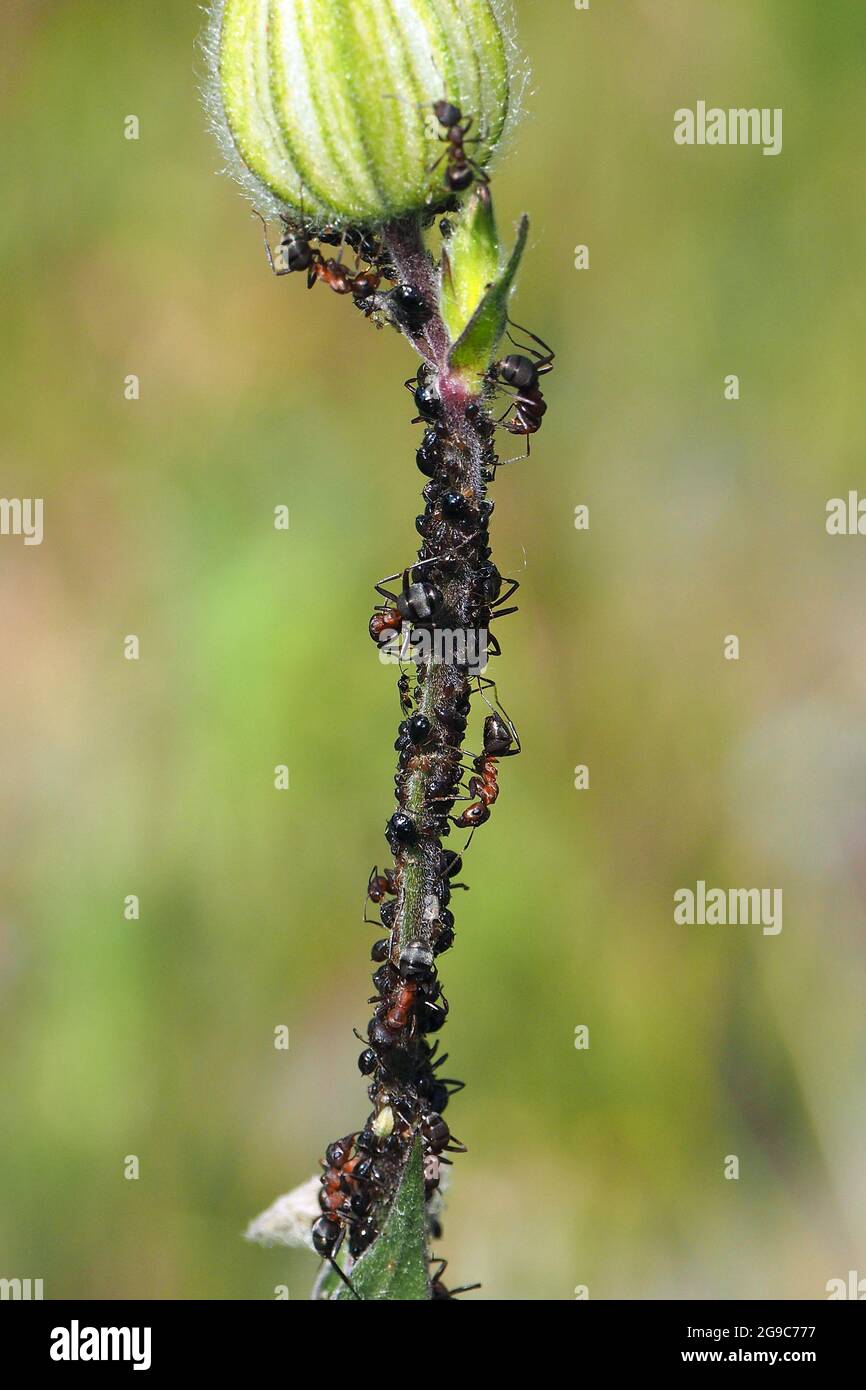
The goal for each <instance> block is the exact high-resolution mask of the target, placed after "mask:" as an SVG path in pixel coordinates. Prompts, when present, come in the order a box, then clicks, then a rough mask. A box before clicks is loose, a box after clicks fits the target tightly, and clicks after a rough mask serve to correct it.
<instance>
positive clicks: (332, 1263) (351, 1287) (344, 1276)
mask: <svg viewBox="0 0 866 1390" xmlns="http://www.w3.org/2000/svg"><path fill="white" fill-rule="evenodd" d="M327 1263H328V1264H329V1265H330V1266H331V1269H332V1270H333V1271H334V1273H335V1274H338V1275H339V1276H340V1278H341V1279H342V1281H343V1283H344V1284H345V1285H346V1288H347V1289H348V1290H349V1292H350V1294H351V1295H352V1297H353V1298H357V1300H358V1302H359V1303H360V1302H361V1295H360V1294H359V1293H358V1291H357V1289H356V1288H355V1285H354V1284H353V1283H352V1281H351V1279H350V1278H349V1276H348V1274H346V1273H345V1272H344V1271H343V1270H342V1269H341V1268H340V1266H339V1265H338V1264H337V1261H336V1260H335V1259H334V1257H333V1255H328V1257H327Z"/></svg>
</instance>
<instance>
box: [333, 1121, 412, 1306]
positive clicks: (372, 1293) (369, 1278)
mask: <svg viewBox="0 0 866 1390" xmlns="http://www.w3.org/2000/svg"><path fill="white" fill-rule="evenodd" d="M349 1277H350V1279H351V1281H352V1285H353V1287H354V1289H355V1292H356V1293H357V1295H358V1297H359V1298H363V1299H377V1300H383V1299H387V1300H389V1301H397V1302H409V1301H412V1302H420V1301H422V1300H424V1299H429V1297H430V1273H429V1262H428V1252H427V1220H426V1213H425V1209H424V1170H423V1167H422V1164H421V1143H420V1140H418V1139H416V1140H415V1143H414V1145H413V1148H412V1152H411V1154H410V1156H409V1161H408V1163H407V1164H406V1170H405V1172H404V1173H403V1177H402V1179H401V1182H400V1186H399V1188H398V1190H397V1196H396V1197H395V1199H394V1205H393V1206H392V1208H391V1211H390V1213H389V1215H388V1219H387V1221H386V1222H385V1227H384V1229H383V1231H382V1234H381V1235H380V1236H379V1237H378V1239H377V1240H376V1241H375V1242H374V1243H373V1244H372V1245H371V1246H370V1248H369V1250H367V1251H366V1252H365V1253H364V1254H363V1255H362V1256H361V1258H360V1260H358V1262H357V1264H355V1265H354V1266H353V1267H352V1271H351V1274H350V1276H349ZM337 1297H338V1299H342V1300H345V1301H347V1302H351V1301H352V1295H351V1293H350V1292H349V1290H348V1289H347V1288H343V1289H341V1291H340V1292H339V1293H338V1295H337Z"/></svg>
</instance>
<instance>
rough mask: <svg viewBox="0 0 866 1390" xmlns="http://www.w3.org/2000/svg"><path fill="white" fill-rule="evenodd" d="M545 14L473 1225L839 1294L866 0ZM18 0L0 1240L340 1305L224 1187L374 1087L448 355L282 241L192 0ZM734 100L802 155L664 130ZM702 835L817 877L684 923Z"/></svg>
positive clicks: (646, 2) (471, 1175)
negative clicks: (280, 527) (762, 920)
mask: <svg viewBox="0 0 866 1390" xmlns="http://www.w3.org/2000/svg"><path fill="white" fill-rule="evenodd" d="M517 9H518V16H519V22H520V33H521V39H522V42H523V45H524V48H525V50H526V52H527V54H528V55H529V58H530V60H531V63H532V69H533V80H532V83H531V93H530V95H529V97H528V100H527V108H528V109H527V115H526V117H525V119H524V120H523V122H522V124H521V125H520V127H519V129H518V131H517V132H516V135H515V137H514V138H513V141H512V145H511V148H510V149H509V150H508V152H507V157H506V158H505V159H504V160H503V161H502V163H501V165H500V168H499V171H498V173H497V176H496V179H495V185H494V188H495V195H496V200H497V206H498V211H499V216H500V221H501V223H502V225H503V227H504V228H508V227H509V225H510V224H511V222H512V221H513V220H514V219H515V218H516V216H517V215H518V214H519V212H520V211H521V210H523V209H524V208H525V209H527V210H528V211H529V212H530V213H531V215H532V234H531V249H530V253H529V254H528V256H527V259H526V262H525V266H524V270H523V272H522V277H521V283H520V288H519V291H518V295H517V298H516V299H515V301H514V307H513V312H514V314H515V316H516V317H517V318H518V319H519V320H520V321H521V322H524V323H527V324H528V325H529V326H530V327H532V328H533V329H534V330H535V331H536V332H538V333H540V334H541V335H542V336H543V337H544V338H546V339H548V340H549V341H550V342H551V343H552V344H553V345H554V346H555V347H556V349H557V351H558V359H557V368H556V371H555V373H554V374H553V376H552V377H550V378H548V380H547V385H546V394H547V397H548V399H549V401H550V405H551V410H550V413H549V415H548V417H547V420H546V422H545V426H544V430H543V432H542V433H541V434H540V435H539V436H538V437H537V440H536V441H535V443H534V447H533V453H532V458H531V460H530V461H529V462H527V463H524V464H521V465H520V466H515V467H514V468H512V469H509V470H506V471H505V472H503V473H502V474H501V475H500V479H499V481H498V483H497V486H496V489H495V496H496V503H497V506H496V516H495V519H494V545H495V549H496V555H497V558H498V560H499V563H500V566H501V568H502V570H503V572H504V573H506V574H511V575H514V576H515V577H517V578H519V579H520V580H521V583H522V589H521V611H520V615H519V616H518V617H516V618H512V619H510V620H509V621H508V622H507V623H506V624H503V630H502V631H500V638H501V639H502V641H503V645H504V655H503V657H502V658H501V659H500V660H499V661H498V662H497V663H496V669H495V673H494V674H495V675H496V678H497V680H498V682H499V688H500V694H501V696H502V699H503V701H504V703H505V705H506V707H507V708H508V710H509V712H510V713H511V714H512V716H513V717H514V719H515V721H516V722H517V724H518V727H519V730H520V733H521V737H522V740H523V746H524V756H523V757H521V758H519V759H515V760H514V761H512V762H509V763H508V764H506V766H505V767H504V768H503V775H502V784H503V791H502V795H501V797H500V800H499V802H498V805H497V807H496V812H495V815H494V817H493V820H492V823H491V824H490V826H488V827H487V828H486V829H485V830H484V831H482V832H481V833H479V834H478V835H477V836H476V838H475V841H474V843H473V846H472V851H471V855H470V857H469V861H468V865H467V875H468V879H469V881H470V883H471V885H472V891H471V892H470V893H469V894H468V895H465V897H464V896H463V895H461V896H460V897H459V900H458V902H457V904H456V907H457V911H458V914H459V915H458V922H457V926H458V943H457V949H455V951H454V952H453V953H452V954H451V955H450V956H448V957H446V958H445V960H444V961H443V979H444V984H445V989H446V992H447V994H448V997H449V999H450V1003H451V1019H450V1021H449V1024H448V1027H447V1030H446V1034H445V1035H444V1041H445V1042H447V1048H448V1051H449V1052H450V1054H451V1059H452V1064H453V1068H454V1071H455V1072H456V1074H457V1075H460V1076H462V1077H464V1078H465V1079H466V1080H467V1082H468V1083H469V1084H468V1087H467V1090H466V1091H465V1092H464V1093H463V1094H462V1095H461V1096H459V1097H458V1098H456V1099H455V1101H454V1103H453V1106H452V1108H451V1109H450V1110H449V1114H448V1118H449V1121H451V1122H452V1124H453V1127H454V1129H455V1131H456V1132H457V1133H458V1134H459V1136H460V1138H461V1139H462V1140H463V1141H464V1142H465V1143H467V1144H468V1146H469V1150H470V1152H469V1155H468V1157H466V1158H464V1159H462V1160H460V1161H459V1162H458V1163H457V1164H456V1165H455V1169H454V1180H453V1184H452V1188H451V1192H450V1197H449V1206H448V1212H447V1219H446V1226H445V1239H444V1241H443V1242H442V1244H441V1250H442V1253H443V1254H445V1255H447V1256H448V1257H449V1259H450V1261H451V1266H450V1273H451V1274H452V1275H453V1276H454V1277H455V1278H456V1280H457V1281H458V1282H463V1281H469V1280H475V1279H480V1280H482V1281H483V1284H484V1291H483V1294H482V1295H480V1297H485V1298H528V1299H569V1298H571V1297H573V1290H574V1287H575V1286H576V1285H578V1284H585V1285H588V1286H589V1290H590V1295H591V1297H593V1298H653V1297H674V1298H682V1297H690V1296H692V1297H706V1298H716V1297H718V1298H726V1297H734V1296H742V1297H747V1298H749V1297H752V1298H761V1297H770V1296H782V1297H795V1296H796V1297H806V1298H821V1297H824V1296H825V1293H824V1290H825V1285H826V1282H827V1280H828V1279H830V1278H834V1277H845V1276H846V1275H847V1271H848V1270H849V1269H850V1268H856V1269H858V1270H859V1271H860V1273H861V1274H866V1244H864V1234H866V1168H864V1162H863V1157H864V1089H866V1088H864V1028H863V968H864V955H866V944H864V934H863V929H862V922H863V904H864V896H866V831H864V817H863V805H864V785H866V721H864V711H863V703H864V693H866V656H864V651H866V645H864V643H866V616H864V605H863V567H864V560H863V555H864V552H863V549H862V547H863V546H864V545H866V541H864V540H862V538H861V539H856V538H847V539H831V538H830V537H828V536H827V534H826V532H825V528H824V519H825V504H826V501H827V499H828V498H829V497H832V496H837V495H845V494H846V493H847V490H848V489H849V488H855V487H857V485H858V483H859V482H861V480H862V478H863V465H862V447H861V436H862V376H863V370H864V366H866V357H864V346H863V344H864V336H863V330H864V310H863V274H862V267H863V262H864V253H866V245H864V242H866V235H864V198H863V183H862V151H863V145H864V137H866V115H864V106H863V100H862V89H863V63H864V58H863V54H864V42H866V12H864V9H863V6H862V4H860V3H859V0H858V2H857V3H855V2H854V0H852V2H851V3H844V0H836V3H830V4H824V5H820V6H819V5H816V4H814V0H728V3H726V4H724V5H719V4H716V3H712V0H666V3H665V4H664V5H661V4H659V3H657V0H633V3H624V4H619V5H616V6H612V5H611V6H605V5H603V4H602V3H600V0H594V2H593V4H592V7H591V10H590V11H589V12H588V13H578V12H576V11H575V10H574V9H573V6H572V5H571V4H570V3H569V2H568V0H558V3H554V0H545V3H535V4H530V3H526V0H523V3H518V6H517ZM2 15H3V31H4V44H3V49H4V57H3V60H2V63H3V69H4V92H5V95H4V98H3V125H4V132H5V138H4V141H3V145H4V151H3V169H2V173H3V180H2V182H3V188H4V190H5V192H6V197H5V198H4V214H3V217H2V220H0V242H2V255H3V263H4V269H5V272H6V280H7V285H6V297H5V311H4V317H3V322H2V334H3V340H4V342H3V356H4V372H3V380H2V387H0V390H2V421H3V431H2V435H3V437H2V451H3V475H2V476H3V484H2V491H3V493H4V495H5V496H7V497H12V496H26V497H35V496H42V497H44V499H45V527H46V534H45V541H44V544H43V545H42V546H41V547H36V546H34V547H28V548H25V547H24V546H23V545H22V543H21V541H20V539H17V540H16V539H13V538H11V537H7V538H3V539H2V540H0V577H2V604H0V641H2V651H3V679H2V683H0V756H2V764H3V783H4V793H3V796H2V798H0V832H2V834H0V845H2V848H0V879H2V882H0V901H2V917H0V1036H2V1069H0V1103H2V1116H3V1121H2V1140H0V1192H2V1199H0V1275H3V1276H6V1277H11V1276H13V1275H15V1276H19V1277H28V1276H29V1277H34V1278H35V1277H42V1278H44V1279H45V1292H46V1296H47V1297H63V1296H84V1297H104V1298H121V1297H134V1298H162V1297H174V1298H227V1297H234V1298H251V1299H262V1298H265V1299H266V1298H271V1297H273V1290H274V1286H275V1285H276V1284H279V1283H287V1284H288V1286H289V1288H290V1291H291V1296H292V1298H305V1297H306V1296H307V1294H308V1292H309V1287H310V1285H311V1282H312V1279H313V1276H314V1273H315V1268H316V1265H315V1261H314V1259H313V1257H312V1256H311V1255H309V1254H306V1253H305V1252H302V1251H299V1252H286V1251H284V1250H278V1249H275V1250H270V1251H264V1250H261V1249H259V1248H256V1247H254V1246H250V1245H248V1244H246V1243H245V1242H244V1241H243V1240H242V1238H241V1236H242V1232H243V1230H244V1227H245V1226H246V1223H247V1221H248V1220H249V1219H250V1218H251V1217H252V1216H254V1215H255V1214H256V1213H257V1212H259V1211H260V1210H261V1209H262V1208H263V1207H265V1206H267V1205H268V1204H269V1203H270V1202H271V1201H272V1200H273V1199H274V1198H275V1197H276V1195H277V1194H278V1193H280V1192H284V1191H286V1190H287V1189H289V1188H291V1187H293V1186H294V1185H295V1184H297V1183H299V1182H301V1181H303V1180H304V1179H305V1178H307V1177H308V1176H309V1175H310V1174H311V1173H312V1172H313V1170H314V1168H315V1165H316V1162H317V1159H318V1157H319V1155H320V1154H321V1152H322V1150H323V1146H324V1145H325V1143H326V1142H327V1141H329V1140H330V1139H331V1138H333V1137H334V1136H335V1135H337V1134H340V1133H343V1132H345V1131H346V1130H349V1129H351V1128H353V1127H355V1126H357V1124H358V1123H359V1121H360V1120H361V1119H362V1118H363V1116H364V1114H365V1113H366V1111H365V1094H364V1084H363V1082H362V1081H361V1079H360V1077H359V1076H358V1073H357V1070H356V1067H355V1058H356V1055H357V1052H358V1045H357V1043H356V1040H355V1039H354V1038H353V1036H352V1027H353V1025H357V1026H359V1027H363V1026H364V1024H365V1022H366V1019H367V1016H368V1012H369V1010H368V1009H367V1007H366V1004H365V1000H366V998H367V996H368V994H369V971H370V966H369V961H368V947H369V943H370V940H371V939H372V935H371V933H370V931H369V929H368V928H365V927H364V926H362V925H361V900H362V897H363V891H364V886H365V883H366V877H367V874H368V872H369V869H370V866H371V864H372V863H373V862H374V860H378V861H379V862H380V863H381V862H382V859H383V855H384V853H385V849H384V841H383V836H382V828H383V826H384V822H385V819H386V817H387V815H389V814H390V811H391V809H392V793H391V785H392V776H393V761H394V755H393V752H392V742H393V738H394V733H395V725H396V721H397V718H398V707H397V701H396V695H395V691H394V682H393V673H392V672H390V671H389V670H388V669H387V668H383V667H381V666H380V665H379V664H378V663H377V661H376V659H375V654H374V652H373V649H372V647H371V644H370V641H369V638H368V636H367V633H366V624H367V618H368V616H369V612H370V610H371V601H372V588H371V586H372V584H373V583H374V581H375V580H376V579H378V578H379V577H380V576H381V575H384V574H388V573H390V572H392V571H393V570H395V569H397V568H398V567H399V566H401V565H402V564H403V563H404V561H405V560H406V559H407V557H408V556H410V555H411V554H412V553H413V552H414V548H415V546H416V543H417V537H416V535H415V532H414V529H413V518H414V516H415V513H416V510H417V509H418V508H417V499H418V494H419V490H420V486H421V484H422V481H423V480H422V479H421V477H420V475H419V474H418V472H417V471H416V469H415V466H414V459H413V451H414V446H415V443H416V442H417V438H418V431H417V428H413V427H412V426H410V424H409V416H410V407H411V402H410V401H409V400H408V397H407V396H406V393H405V392H404V391H403V388H402V381H403V379H404V377H406V376H408V375H409V374H410V372H412V371H413V370H414V367H413V364H412V359H411V356H410V354H409V352H408V349H407V348H406V346H405V344H404V343H402V342H401V341H400V340H399V339H398V338H397V336H396V335H395V334H393V333H391V332H390V331H388V332H383V333H381V334H376V333H375V332H374V331H373V329H372V328H371V326H370V325H369V324H368V323H366V322H365V321H364V320H363V318H362V317H361V315H359V314H356V313H354V312H353V311H352V309H351V306H348V305H347V304H346V303H344V302H343V301H341V300H338V299H337V298H336V297H335V296H333V295H330V294H328V293H326V292H325V291H324V290H321V289H319V290H317V291H316V292H315V293H314V294H309V295H308V294H307V293H306V292H305V290H304V288H303V286H302V284H301V283H295V281H294V280H281V281H276V280H274V279H272V278H271V276H270V274H269V273H268V270H267V267H266V264H265V260H264V255H263V251H262V245H261V234H260V229H259V227H258V224H257V223H256V221H255V219H254V218H253V217H252V215H251V213H250V211H249V209H248V208H247V206H246V204H245V203H244V202H243V201H242V199H241V197H240V196H239V195H238V193H237V191H236V190H235V189H234V187H233V186H232V185H231V184H230V183H229V182H228V181H227V180H225V179H221V178H219V177H217V176H216V172H215V171H216V170H217V168H218V165H219V156H218V154H217V152H216V150H215V147H214V146H213V144H212V142H211V141H210V138H209V137H208V135H207V134H206V132H205V121H204V117H203V114H202V111H201V109H200V106H199V102H198V95H197V88H196V80H195V75H194V69H195V63H196V59H195V57H194V52H193V42H194V38H195V35H196V33H197V31H198V29H199V27H200V21H201V16H200V11H199V10H198V8H197V6H196V5H195V4H193V3H191V2H188V0H184V2H183V3H181V0H163V3H151V2H146V0H123V2H122V3H113V4H106V3H104V0H62V3H57V2H52V0H42V2H41V3H36V0H28V3H26V4H25V3H11V2H10V0H5V3H4V4H3V5H2ZM699 98H702V99H705V100H706V101H707V102H708V103H710V104H714V103H718V104H721V105H723V106H728V105H746V106H759V107H762V106H769V107H777V106H781V107H782V108H783V109H784V151H783V153H782V155H781V156H780V157H779V158H776V159H769V158H764V157H762V155H761V153H760V151H759V150H757V149H752V148H727V149H708V148H705V149H699V148H693V149H682V148H678V147H677V146H675V144H674V142H673V138H672V131H673V112H674V110H675V108H677V107H680V106H684V105H688V106H694V104H695V102H696V101H697V100H698V99H699ZM131 113H134V114H137V115H138V116H139V117H140V121H141V138H140V140H139V141H138V142H129V141H126V140H125V139H124V138H123V121H124V117H125V116H126V115H127V114H131ZM578 243H586V244H588V245H589V247H590V257H591V262H590V269H589V270H588V271H583V272H578V271H576V270H575V269H574V268H573V257H574V247H575V246H576V245H577V244H578ZM732 372H733V373H737V374H739V376H740V380H741V399H740V400H739V402H736V403H732V402H728V401H726V400H725V399H724V396H723V382H724V377H725V376H726V375H727V374H728V373H732ZM128 373H136V374H138V375H139V376H140V379H141V399H140V401H138V402H128V401H126V400H125V399H124V392H123V387H124V378H125V376H126V375H127V374H128ZM514 443H515V441H511V445H513V444H514ZM504 448H505V451H506V453H509V452H512V453H513V452H517V451H519V450H514V449H513V448H511V447H510V445H509V442H508V439H507V437H506V439H505V445H504ZM281 503H283V504H286V505H288V506H289V508H290V512H291V529H290V531H289V532H288V534H284V533H281V532H276V531H275V530H274V529H273V524H272V517H273V508H274V507H275V506H277V505H278V504H281ZM579 503H586V504H587V505H588V506H589V507H590V517H591V525H590V530H589V532H588V533H582V532H578V531H576V530H575V529H574V524H573V515H574V508H575V506H576V505H578V504H579ZM128 633H135V634H137V635H138V636H139V638H140V641H141V660H140V661H139V662H137V663H136V662H128V661H126V660H124V658H123V646H122V644H123V638H124V636H125V635H126V634H128ZM728 633H736V634H737V635H738V636H739V638H740V642H741V659H740V661H739V662H738V663H737V662H727V661H725V660H723V657H722V643H723V639H724V637H725V635H726V634H728ZM281 762H285V763H287V764H288V765H289V767H290V769H291V789H290V791H289V792H288V793H284V794H280V793H277V792H276V791H275V790H274V788H273V783H272V777H273V768H274V765H275V764H276V763H281ZM578 763H585V764H588V766H589V768H590V779H591V785H590V789H589V790H588V791H583V792H578V791H576V790H575V789H574V787H573V769H574V767H575V766H576V765H577V764H578ZM698 878H703V879H705V880H707V882H708V883H710V884H718V885H721V886H724V887H728V886H744V887H745V886H772V887H781V888H782V889H783V890H784V909H785V916H784V929H783V931H782V933H781V935H780V936H777V937H764V936H763V935H762V934H761V932H760V929H759V928H756V927H730V928H722V927H715V928H713V927H705V928H701V927H675V926H674V924H673V918H672V909H673V898H672V895H673V893H674V890H675V889H676V888H678V887H681V886H685V885H694V883H695V881H696V879H698ZM130 893H136V894H138V895H140V899H141V920H140V921H138V922H128V921H125V920H124V916H123V900H124V897H125V896H126V895H127V894H130ZM281 1023H282V1024H286V1025H288V1027H289V1028H290V1030H291V1048H290V1051H289V1052H288V1053H284V1052H278V1051H275V1049H274V1047H273V1041H272V1040H273V1030H274V1028H275V1026H277V1025H278V1024H281ZM578 1024H586V1025H588V1026H589V1029H590V1039H591V1046H590V1049H589V1051H588V1052H579V1051H576V1050H575V1048H574V1045H573V1039H574V1030H575V1027H576V1026H577V1025H578ZM449 1069H450V1068H449ZM127 1154H136V1155H138V1156H139V1159H140V1163H141V1177H140V1179H139V1181H137V1182H129V1181H125V1180H124V1177H123V1160H124V1156H125V1155H127ZM728 1154H736V1155H738V1156H739V1159H740V1164H741V1176H740V1179H739V1181H737V1182H733V1181H726V1180H725V1179H724V1177H723V1165H724V1160H725V1156H726V1155H728ZM478 1296H479V1295H476V1297H478Z"/></svg>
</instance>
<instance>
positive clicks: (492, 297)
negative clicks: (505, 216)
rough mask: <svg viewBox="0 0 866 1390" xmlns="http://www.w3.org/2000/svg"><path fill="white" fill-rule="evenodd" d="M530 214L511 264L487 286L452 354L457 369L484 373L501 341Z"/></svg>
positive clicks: (521, 220)
mask: <svg viewBox="0 0 866 1390" xmlns="http://www.w3.org/2000/svg"><path fill="white" fill-rule="evenodd" d="M528 234H529V218H528V217H525V216H524V217H522V218H521V219H520V227H519V228H518V232H517V241H516V242H515V246H514V250H513V251H512V253H511V255H510V257H509V259H508V264H507V265H506V266H505V268H504V269H503V270H501V271H500V272H499V274H498V276H497V277H496V278H495V279H494V280H493V282H492V283H491V284H490V285H488V286H487V289H486V291H485V293H484V295H483V297H482V300H481V303H480V304H479V305H478V308H477V309H476V310H475V313H474V314H473V315H472V318H471V319H470V320H469V322H468V324H467V325H466V328H465V329H464V330H463V333H462V334H461V336H460V337H459V338H458V340H457V342H456V343H455V344H454V346H453V348H452V349H451V352H450V354H449V358H448V362H449V365H450V366H451V367H452V368H453V369H454V370H455V371H461V372H467V373H479V374H482V375H483V373H484V372H485V371H486V370H487V368H488V367H489V366H490V363H491V362H492V361H493V357H494V354H495V352H496V349H497V347H498V345H499V341H500V339H501V338H502V335H503V333H504V332H505V325H506V323H507V321H508V296H509V295H510V294H511V290H512V288H513V286H514V277H515V276H516V274H517V268H518V266H519V265H520V259H521V257H522V255H523V252H524V249H525V247H526V238H527V236H528Z"/></svg>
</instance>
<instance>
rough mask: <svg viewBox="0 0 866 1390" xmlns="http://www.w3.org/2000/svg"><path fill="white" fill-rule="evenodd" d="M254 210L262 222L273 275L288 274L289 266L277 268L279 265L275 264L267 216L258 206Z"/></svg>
mask: <svg viewBox="0 0 866 1390" xmlns="http://www.w3.org/2000/svg"><path fill="white" fill-rule="evenodd" d="M253 212H254V213H255V214H256V217H257V218H258V219H259V221H260V222H261V224H262V232H263V234H264V243H265V254H266V256H267V258H268V265H269V266H270V268H271V273H272V274H273V275H288V273H289V270H288V266H287V267H286V269H285V270H277V267H276V266H275V265H274V253H273V251H272V250H271V243H270V242H269V241H268V224H267V221H266V220H265V218H264V217H263V216H262V214H261V213H260V212H259V211H258V209H257V208H253Z"/></svg>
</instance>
